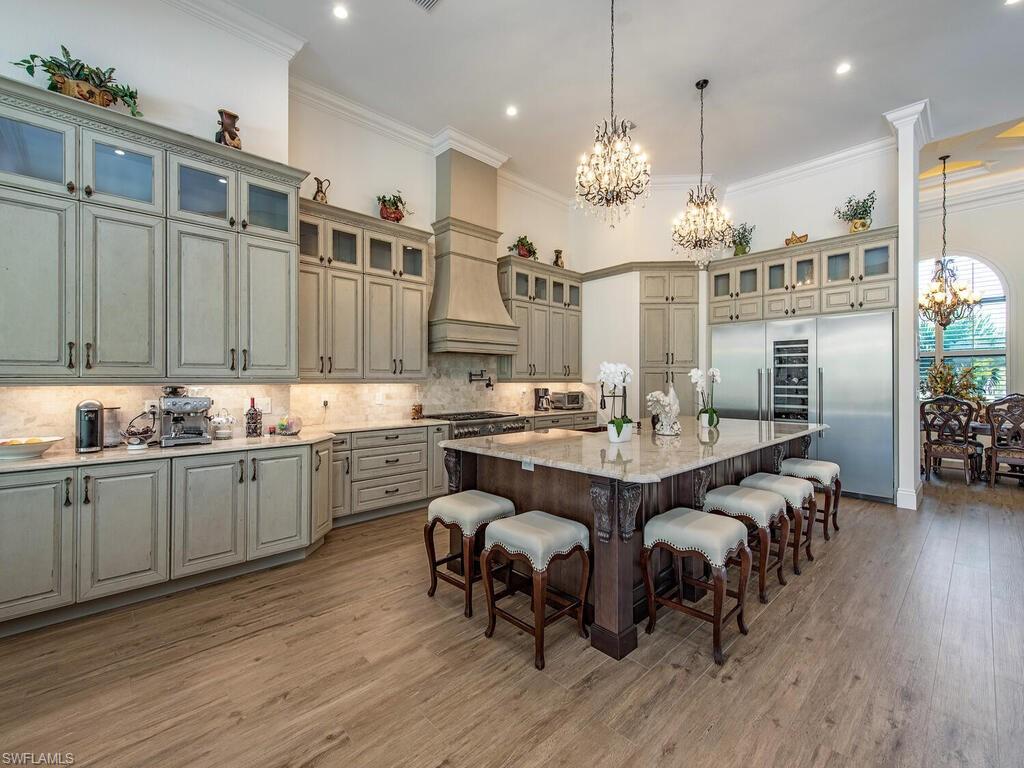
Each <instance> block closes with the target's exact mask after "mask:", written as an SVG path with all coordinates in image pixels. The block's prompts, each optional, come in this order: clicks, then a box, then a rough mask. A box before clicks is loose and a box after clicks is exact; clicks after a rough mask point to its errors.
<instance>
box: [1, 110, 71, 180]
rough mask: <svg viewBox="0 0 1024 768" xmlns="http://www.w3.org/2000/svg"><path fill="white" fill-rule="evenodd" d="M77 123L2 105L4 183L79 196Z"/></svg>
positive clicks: (2, 165)
mask: <svg viewBox="0 0 1024 768" xmlns="http://www.w3.org/2000/svg"><path fill="white" fill-rule="evenodd" d="M75 150H76V140H75V127H74V126H73V125H68V124H67V123H62V122H60V121H58V120H51V119H49V118H47V117H42V116H39V115H32V114H28V113H24V112H21V111H19V110H17V109H11V108H10V107H5V106H3V105H0V183H4V184H15V185H17V186H19V187H26V188H28V189H36V190H39V191H41V192H52V193H55V194H61V195H72V196H74V197H77V196H78V186H79V185H78V179H76V178H75V161H76V154H75Z"/></svg>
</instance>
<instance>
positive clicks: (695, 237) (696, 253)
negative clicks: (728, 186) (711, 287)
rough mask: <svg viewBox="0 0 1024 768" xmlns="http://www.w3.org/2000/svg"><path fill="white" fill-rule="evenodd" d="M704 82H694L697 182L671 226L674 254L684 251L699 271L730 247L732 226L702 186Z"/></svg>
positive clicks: (710, 191)
mask: <svg viewBox="0 0 1024 768" xmlns="http://www.w3.org/2000/svg"><path fill="white" fill-rule="evenodd" d="M707 87H708V81H707V80H698V81H697V91H698V92H699V93H700V181H699V182H698V183H697V186H696V187H695V188H694V189H691V190H690V199H689V202H687V204H686V210H685V211H683V212H682V213H681V214H679V216H677V217H676V219H675V220H674V221H673V222H672V242H673V243H674V245H673V250H675V251H676V252H678V251H680V250H682V251H686V252H687V255H688V256H689V258H690V260H691V261H693V262H694V263H695V264H696V265H697V268H698V269H707V268H708V265H709V264H710V263H711V262H712V260H713V259H714V258H715V256H716V253H717V252H720V251H723V250H725V249H726V248H731V247H732V222H730V221H729V214H728V213H726V212H725V211H724V210H723V209H722V208H719V207H718V198H717V196H716V195H715V188H714V187H713V186H711V185H710V184H705V183H704V89H705V88H707Z"/></svg>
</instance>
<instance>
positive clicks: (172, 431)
mask: <svg viewBox="0 0 1024 768" xmlns="http://www.w3.org/2000/svg"><path fill="white" fill-rule="evenodd" d="M212 407H213V399H212V398H209V397H189V396H187V395H186V394H185V387H177V386H169V387H164V396H163V397H161V398H160V447H161V448H171V447H173V446H175V445H206V444H208V443H212V442H213V438H212V437H211V436H210V409H211V408H212Z"/></svg>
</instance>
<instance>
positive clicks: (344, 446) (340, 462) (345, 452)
mask: <svg viewBox="0 0 1024 768" xmlns="http://www.w3.org/2000/svg"><path fill="white" fill-rule="evenodd" d="M351 513H352V439H351V437H350V436H349V435H335V436H334V443H333V445H332V446H331V516H332V517H344V516H345V515H348V514H351Z"/></svg>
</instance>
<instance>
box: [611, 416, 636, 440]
mask: <svg viewBox="0 0 1024 768" xmlns="http://www.w3.org/2000/svg"><path fill="white" fill-rule="evenodd" d="M608 423H609V424H612V425H614V427H615V436H616V437H622V428H623V427H624V426H625V425H626V424H632V423H633V420H632V419H631V418H629V416H616V417H615V418H614V419H609V420H608Z"/></svg>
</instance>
